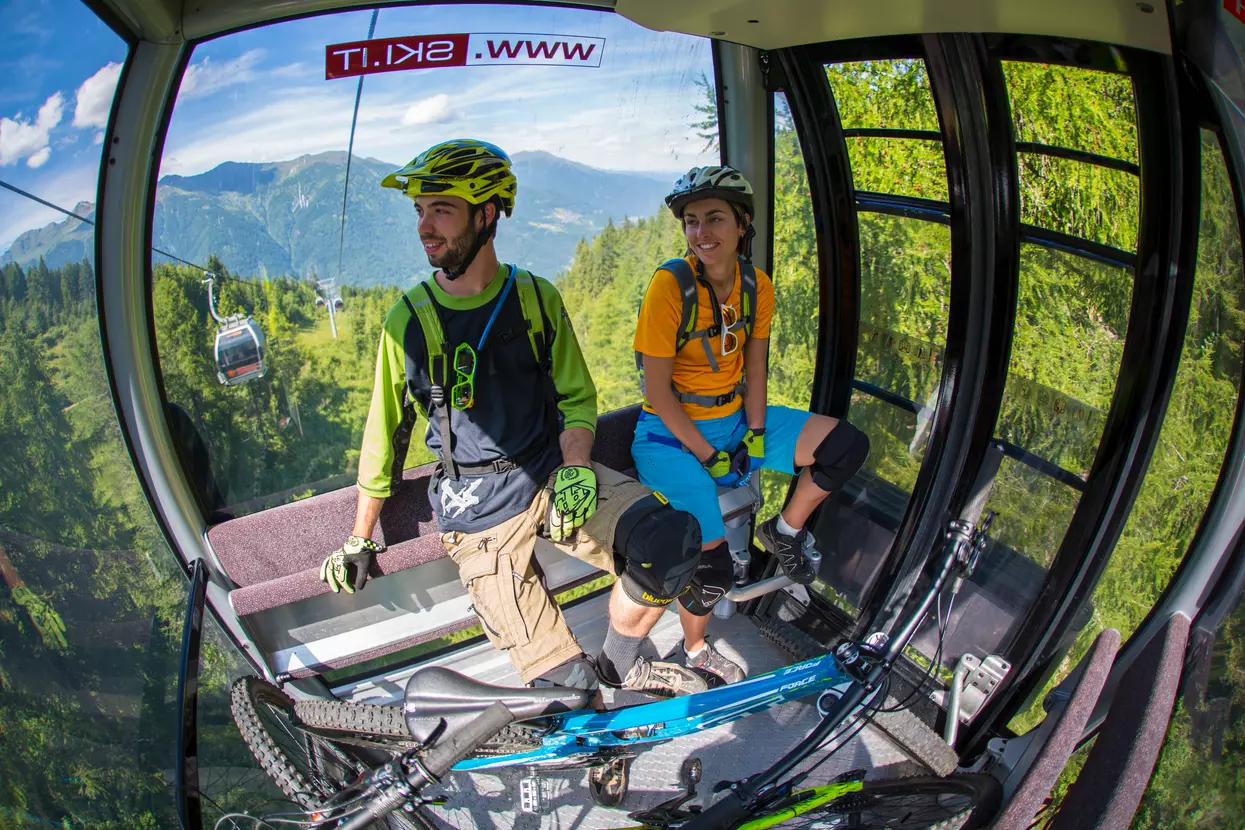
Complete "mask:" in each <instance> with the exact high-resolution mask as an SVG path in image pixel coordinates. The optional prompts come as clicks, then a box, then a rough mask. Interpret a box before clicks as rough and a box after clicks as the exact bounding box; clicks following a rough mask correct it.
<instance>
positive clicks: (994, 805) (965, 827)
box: [742, 775, 1002, 830]
mask: <svg viewBox="0 0 1245 830" xmlns="http://www.w3.org/2000/svg"><path fill="white" fill-rule="evenodd" d="M808 792H810V794H815V793H816V792H817V790H809V791H808ZM815 797H816V796H815V795H812V796H811V797H810V798H809V799H807V800H806V801H811V800H814V799H815ZM1001 797H1002V791H1001V788H1000V787H999V782H998V781H997V780H995V779H994V778H992V777H991V776H989V775H953V776H949V777H947V778H939V777H937V776H933V775H923V776H916V777H912V778H897V779H892V780H889V781H866V782H864V784H863V785H862V787H861V789H860V791H859V792H855V793H850V794H848V795H844V796H840V797H839V798H836V799H834V800H833V801H830V802H828V803H825V804H820V805H819V806H815V807H812V808H811V809H808V810H807V811H805V810H801V809H800V804H802V803H805V802H797V803H796V804H788V805H786V806H784V807H783V808H782V809H781V810H778V811H773V812H770V813H759V814H757V815H756V816H754V817H752V818H750V819H749V820H748V822H747V823H745V824H744V825H742V827H744V828H749V830H761V828H765V827H782V828H787V829H788V830H794V828H801V827H802V828H809V830H822V828H824V830H839V828H844V830H846V828H853V830H893V828H901V830H978V828H982V827H985V826H986V824H987V823H989V822H990V820H991V819H993V818H994V815H995V814H996V813H997V812H998V809H999V802H1000V800H1001ZM792 812H794V813H795V814H796V815H792ZM784 814H785V815H787V816H789V817H787V818H785V819H784V818H779V817H780V816H782V815H784ZM767 818H778V819H779V820H778V821H776V822H774V823H770V824H766V823H765V820H766V819H767Z"/></svg>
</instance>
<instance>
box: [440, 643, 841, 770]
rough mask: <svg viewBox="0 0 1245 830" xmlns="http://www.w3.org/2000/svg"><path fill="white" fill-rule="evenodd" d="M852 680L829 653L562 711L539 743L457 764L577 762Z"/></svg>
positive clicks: (490, 765)
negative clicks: (682, 690) (663, 694)
mask: <svg viewBox="0 0 1245 830" xmlns="http://www.w3.org/2000/svg"><path fill="white" fill-rule="evenodd" d="M851 682H852V681H851V678H849V677H848V676H847V675H845V674H843V672H841V671H840V670H839V668H838V666H837V665H836V664H835V661H834V657H833V656H832V655H830V654H826V655H825V656H822V657H814V658H813V659H811V660H805V661H804V662H803V663H796V664H794V665H791V666H787V667H785V668H781V669H775V670H774V671H771V672H766V673H765V674H760V675H757V676H756V677H751V678H749V679H747V680H743V681H740V682H739V683H732V684H730V685H729V686H719V687H718V688H716V689H710V690H709V691H706V692H700V693H698V694H694V695H687V696H685V697H676V698H673V699H671V700H662V701H658V702H656V703H644V704H640V705H637V706H629V707H626V708H623V709H612V710H610V711H607V712H597V711H593V710H581V711H578V712H571V713H568V714H565V715H558V716H556V717H555V718H554V719H553V720H554V723H553V725H552V728H551V730H550V732H549V733H548V734H547V735H545V736H544V740H543V743H542V745H541V747H540V748H539V749H533V750H530V751H528V752H518V753H514V754H512V755H498V756H494V757H490V758H470V759H467V760H465V761H460V762H459V763H458V764H456V765H455V766H454V769H455V770H458V771H462V772H469V771H473V770H482V769H492V768H494V767H509V766H514V765H516V764H524V765H541V764H546V765H556V764H562V763H568V762H573V761H574V760H576V759H579V758H582V757H584V756H591V755H595V754H596V753H597V752H598V751H599V750H602V749H613V748H619V747H628V746H636V745H640V744H648V743H654V742H656V741H667V740H670V739H671V738H678V737H680V736H683V735H690V734H692V733H693V732H699V731H701V730H703V729H711V728H713V727H715V726H721V725H722V724H724V723H730V722H731V721H735V720H738V719H739V718H742V717H747V716H748V715H752V714H755V713H756V712H761V711H763V710H765V709H769V708H770V707H771V706H777V705H778V704H780V703H786V702H787V701H789V700H793V699H795V698H800V697H804V696H806V695H810V694H815V693H818V692H823V691H826V690H828V689H835V690H837V691H839V692H840V693H842V691H844V690H845V689H846V688H847V687H848V686H849V685H851Z"/></svg>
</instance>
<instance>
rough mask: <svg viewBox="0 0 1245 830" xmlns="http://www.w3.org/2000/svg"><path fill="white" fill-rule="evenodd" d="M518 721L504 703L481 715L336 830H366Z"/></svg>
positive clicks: (390, 783) (499, 703)
mask: <svg viewBox="0 0 1245 830" xmlns="http://www.w3.org/2000/svg"><path fill="white" fill-rule="evenodd" d="M513 721H514V714H513V713H512V712H511V711H510V710H509V709H508V708H506V704H504V703H502V702H501V701H500V700H499V701H496V702H494V703H493V704H492V705H491V706H489V707H488V708H487V709H485V710H484V711H483V712H481V713H480V715H479V717H477V718H476V719H475V720H473V721H471V722H470V723H468V724H467V725H466V726H464V727H463V728H462V729H460V730H458V731H457V732H455V733H453V734H451V735H445V736H443V737H442V739H441V740H440V741H439V742H438V743H437V744H436V745H435V746H434V747H433V748H432V749H430V750H428V752H427V754H425V755H424V756H423V758H422V759H419V760H417V761H415V763H414V764H413V765H412V769H411V771H410V772H409V773H408V774H407V776H406V782H405V783H403V782H400V781H394V780H392V779H390V781H389V782H388V784H387V785H381V787H380V791H379V792H378V793H377V794H376V795H375V796H374V797H373V798H372V799H371V801H370V802H368V803H367V804H366V805H365V806H363V807H362V808H360V809H359V811H358V812H356V813H353V814H352V815H351V816H350V818H348V819H347V820H346V821H344V822H342V823H341V824H339V825H336V830H363V828H365V827H367V826H368V825H369V824H371V823H372V822H374V821H376V820H378V819H380V818H382V817H384V816H386V815H388V814H389V813H391V812H393V811H394V810H396V809H397V808H398V807H400V806H401V805H402V803H403V802H404V801H406V800H408V799H409V798H411V797H412V796H414V795H416V794H418V793H419V791H420V790H422V789H423V788H424V787H426V786H428V785H429V784H433V783H436V782H437V781H439V780H441V778H442V777H443V776H444V775H445V774H446V773H447V772H449V771H450V769H451V768H452V767H453V766H454V765H455V764H457V763H458V762H459V761H461V760H462V759H464V758H466V757H467V756H468V755H470V754H471V753H472V752H473V751H474V750H475V749H476V748H477V747H478V746H480V744H482V743H484V742H485V741H487V740H488V739H489V738H492V737H493V736H494V735H496V734H497V733H498V732H500V731H501V730H503V729H505V728H506V727H507V726H509V725H510V724H511V723H512V722H513Z"/></svg>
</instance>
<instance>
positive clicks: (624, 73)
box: [0, 0, 716, 250]
mask: <svg viewBox="0 0 1245 830" xmlns="http://www.w3.org/2000/svg"><path fill="white" fill-rule="evenodd" d="M370 18H371V13H370V12H368V11H355V12H349V13H343V14H335V15H331V16H322V17H316V18H310V19H304V20H298V21H291V22H288V23H281V24H276V25H274V26H268V27H263V28H260V29H253V30H250V31H247V32H242V33H239V34H235V35H230V36H228V37H224V38H220V39H217V40H213V41H209V42H206V43H203V44H200V45H199V47H198V48H197V49H196V50H195V52H194V54H193V56H192V58H191V63H190V68H189V70H188V71H187V75H186V78H185V79H184V80H183V83H182V89H181V91H180V93H179V96H178V100H177V104H176V107H175V109H174V113H173V118H172V120H171V122H170V126H169V134H168V137H167V140H166V145H165V152H164V157H163V159H162V160H161V169H160V172H161V175H166V174H170V173H177V174H181V175H194V174H196V173H202V172H204V171H205V170H209V169H211V168H212V167H214V166H216V165H217V164H220V163H221V162H224V161H260V162H262V161H280V160H285V159H290V158H295V157H297V156H299V155H302V154H304V153H318V152H323V151H326V150H345V149H346V145H347V142H348V139H349V132H350V115H351V110H352V108H353V105H354V95H355V89H356V85H357V81H356V80H355V79H352V78H351V79H339V80H333V81H326V80H324V47H325V46H326V45H328V44H333V43H342V42H347V41H355V40H363V39H365V38H366V36H367V28H368V23H369V20H370ZM66 32H72V33H74V36H73V38H72V39H67V38H66V37H65V33H66ZM473 32H524V33H533V34H555V35H556V34H564V35H578V36H589V37H599V38H604V39H605V48H604V52H603V55H602V63H601V67H600V68H595V69H594V68H579V67H536V66H507V67H488V66H481V67H464V68H442V69H430V70H416V71H409V72H394V73H387V74H382V75H371V76H368V77H367V79H366V80H365V81H364V85H363V98H362V103H361V106H360V110H359V123H358V128H357V132H356V135H355V153H356V155H363V156H371V157H373V158H378V159H382V160H384V161H389V162H393V163H394V164H402V163H405V162H406V161H407V160H409V159H410V158H411V157H413V156H414V155H415V154H416V153H417V152H419V151H420V150H421V149H423V148H425V147H427V146H428V145H430V144H433V143H435V142H437V141H440V140H443V139H445V138H453V137H458V136H473V137H478V138H483V139H486V140H490V141H493V142H495V143H497V144H498V145H500V146H501V147H503V148H504V149H506V150H507V151H508V152H510V153H516V152H520V151H524V150H546V151H548V152H551V153H554V154H556V155H559V156H563V157H565V158H569V159H572V160H574V161H578V162H582V163H584V164H589V165H592V166H594V167H602V168H608V169H616V170H650V171H651V170H656V171H663V172H671V173H672V174H673V173H675V172H677V171H680V170H685V169H687V168H688V167H691V166H694V165H696V164H704V163H713V162H715V161H716V159H715V158H713V157H711V156H709V155H708V154H706V153H705V152H704V149H703V147H704V142H703V141H702V140H700V139H699V138H698V137H697V136H696V135H695V129H694V128H693V127H692V123H693V122H694V121H695V120H696V114H695V112H694V111H693V109H692V106H693V105H694V104H695V103H698V102H699V101H700V100H701V98H700V95H701V93H700V91H699V89H698V88H697V87H696V85H695V80H696V79H697V78H698V77H699V76H700V73H701V72H704V73H706V74H708V75H710V76H711V75H712V71H711V64H710V53H709V46H708V42H707V41H703V40H698V39H696V38H691V37H687V36H684V35H674V34H664V33H655V32H650V31H648V30H646V29H643V28H641V27H639V26H636V25H635V24H633V23H631V22H629V21H627V20H625V19H624V18H621V17H618V16H617V15H613V14H604V13H600V12H591V11H583V10H575V9H565V8H547V7H533V6H526V7H522V6H520V7H502V6H458V7H456V8H446V7H427V6H424V7H413V8H405V9H403V8H384V9H382V10H381V12H380V15H379V19H378V22H377V28H376V33H375V35H374V37H376V38H385V37H397V36H403V35H415V34H433V33H473ZM0 46H2V47H3V52H2V53H0V54H3V56H4V57H3V59H0V71H2V72H3V77H4V78H5V81H4V83H3V87H0V178H3V179H4V180H5V181H8V182H11V183H13V184H15V185H17V186H18V187H22V188H24V189H27V190H30V191H32V192H34V193H36V194H38V195H40V196H42V197H43V198H45V199H48V200H50V201H53V202H56V203H58V204H61V205H63V206H65V207H69V208H72V207H73V205H74V204H76V203H77V202H78V201H79V200H83V199H86V200H93V199H94V195H95V183H96V178H97V175H98V166H99V158H100V155H99V154H100V145H99V143H98V142H99V141H100V139H101V137H102V130H103V127H104V123H105V121H106V119H107V115H108V106H109V105H110V103H111V99H112V93H113V89H114V87H115V83H116V78H117V76H118V74H119V72H120V67H121V62H122V61H124V59H125V49H124V44H123V43H122V42H121V40H120V39H119V38H118V37H117V36H116V35H115V34H113V33H112V32H111V31H110V30H109V29H108V28H107V27H105V26H104V25H103V24H101V23H99V22H98V21H97V20H96V19H95V17H94V15H92V14H91V12H90V11H89V10H87V9H86V7H85V6H82V5H80V4H79V3H77V2H73V0H5V3H4V5H3V6H2V7H0ZM368 184H369V183H358V185H357V186H368ZM355 186H356V183H355V182H352V185H351V189H352V190H353V189H354V187H355ZM57 216H58V215H57V214H55V213H53V212H52V211H50V210H48V209H46V208H42V207H39V206H37V205H34V204H32V203H30V202H27V201H25V200H23V199H21V198H20V197H18V196H16V195H14V194H11V193H9V192H8V191H2V190H0V250H4V249H6V248H7V247H8V246H9V245H10V244H11V243H12V241H13V239H14V238H15V237H16V236H17V235H18V234H19V233H21V232H22V231H24V230H28V229H30V228H32V227H40V226H42V225H44V224H46V223H47V222H49V221H53V220H55V219H56V218H57Z"/></svg>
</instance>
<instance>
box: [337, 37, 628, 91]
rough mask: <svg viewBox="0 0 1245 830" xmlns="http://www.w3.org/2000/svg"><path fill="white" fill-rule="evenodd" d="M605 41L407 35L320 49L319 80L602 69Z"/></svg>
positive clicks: (558, 38)
mask: <svg viewBox="0 0 1245 830" xmlns="http://www.w3.org/2000/svg"><path fill="white" fill-rule="evenodd" d="M604 49H605V38H600V37H575V36H570V35H529V34H490V33H483V34H459V35H411V36H409V37H390V38H382V39H378V40H359V41H355V42H353V43H335V44H331V45H329V46H326V47H324V79H325V80H332V79H334V78H353V77H357V76H359V75H372V74H375V73H377V72H401V71H403V70H406V69H432V68H433V67H438V66H503V65H504V66H515V65H527V66H591V67H599V66H600V65H601V52H602V51H604Z"/></svg>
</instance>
